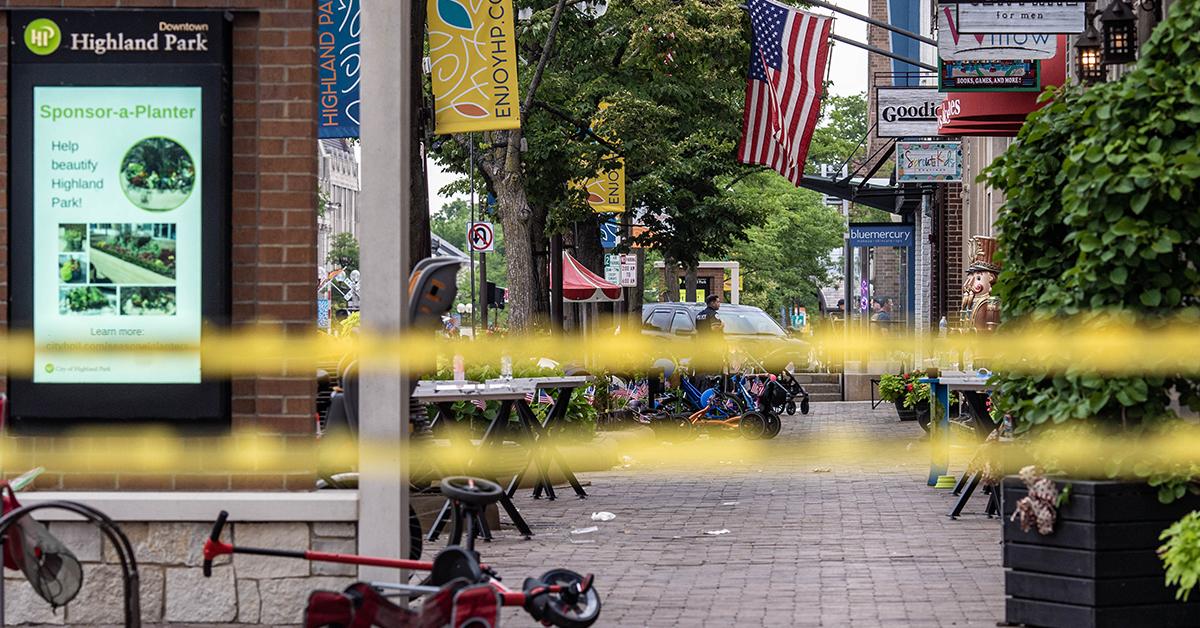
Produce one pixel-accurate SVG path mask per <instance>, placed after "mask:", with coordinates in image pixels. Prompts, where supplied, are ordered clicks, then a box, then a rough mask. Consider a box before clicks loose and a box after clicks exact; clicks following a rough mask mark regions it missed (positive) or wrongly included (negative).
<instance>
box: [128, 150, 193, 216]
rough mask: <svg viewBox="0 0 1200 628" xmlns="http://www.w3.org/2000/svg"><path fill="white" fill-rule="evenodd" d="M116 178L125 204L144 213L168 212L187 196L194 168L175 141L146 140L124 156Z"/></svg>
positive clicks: (190, 189)
mask: <svg viewBox="0 0 1200 628" xmlns="http://www.w3.org/2000/svg"><path fill="white" fill-rule="evenodd" d="M119 178H120V180H121V190H122V191H123V192H125V197H126V198H128V199H129V202H131V203H133V204H134V205H136V206H137V207H139V208H141V209H144V210H146V211H156V212H163V211H170V210H172V209H175V208H177V207H179V206H180V205H183V203H184V201H186V200H187V199H188V197H189V196H191V194H192V188H193V187H195V184H196V166H195V164H194V163H193V162H192V156H191V155H189V154H188V152H187V150H186V149H185V148H184V147H183V146H180V145H179V143H178V142H176V141H175V140H172V139H169V138H165V137H148V138H146V139H144V140H141V141H139V142H138V143H137V144H134V145H133V147H131V148H130V149H129V151H128V152H126V153H125V158H124V159H122V160H121V172H120V177H119Z"/></svg>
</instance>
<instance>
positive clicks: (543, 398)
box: [525, 390, 554, 405]
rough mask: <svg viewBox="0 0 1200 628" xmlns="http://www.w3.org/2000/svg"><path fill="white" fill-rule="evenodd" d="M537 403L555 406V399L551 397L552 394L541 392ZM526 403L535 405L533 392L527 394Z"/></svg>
mask: <svg viewBox="0 0 1200 628" xmlns="http://www.w3.org/2000/svg"><path fill="white" fill-rule="evenodd" d="M537 402H538V403H540V404H544V405H553V404H554V397H551V396H550V394H549V393H547V392H546V391H544V390H539V391H538V394H537ZM525 403H533V393H532V392H527V393H525Z"/></svg>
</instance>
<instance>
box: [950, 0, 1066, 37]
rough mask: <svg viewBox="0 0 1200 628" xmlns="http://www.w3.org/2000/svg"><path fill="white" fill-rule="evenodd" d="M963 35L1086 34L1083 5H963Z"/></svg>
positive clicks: (960, 12) (960, 21) (960, 13)
mask: <svg viewBox="0 0 1200 628" xmlns="http://www.w3.org/2000/svg"><path fill="white" fill-rule="evenodd" d="M957 8H958V32H959V33H1054V34H1062V33H1082V32H1083V28H1084V4H1083V3H1082V2H973V3H960V4H958V6H957Z"/></svg>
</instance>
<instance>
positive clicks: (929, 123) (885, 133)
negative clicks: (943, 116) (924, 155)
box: [875, 87, 942, 137]
mask: <svg viewBox="0 0 1200 628" xmlns="http://www.w3.org/2000/svg"><path fill="white" fill-rule="evenodd" d="M941 102H942V98H941V95H940V94H938V90H937V88H936V87H880V88H879V89H878V90H877V91H876V92H875V104H876V108H875V123H876V131H877V132H878V134H879V137H927V136H932V135H937V129H938V123H937V107H938V105H939V104H941Z"/></svg>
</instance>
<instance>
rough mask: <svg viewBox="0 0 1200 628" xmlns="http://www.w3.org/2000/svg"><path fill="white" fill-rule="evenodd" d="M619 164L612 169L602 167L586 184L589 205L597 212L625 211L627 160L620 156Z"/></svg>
mask: <svg viewBox="0 0 1200 628" xmlns="http://www.w3.org/2000/svg"><path fill="white" fill-rule="evenodd" d="M617 164H618V165H617V167H616V168H613V169H612V170H604V169H601V170H600V174H598V175H596V176H595V177H593V178H591V179H588V180H587V183H586V184H585V187H586V188H587V195H588V199H587V200H588V205H590V206H591V208H592V210H593V211H595V212H597V213H601V214H607V213H616V212H623V211H625V160H624V159H623V158H621V157H618V158H617Z"/></svg>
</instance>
